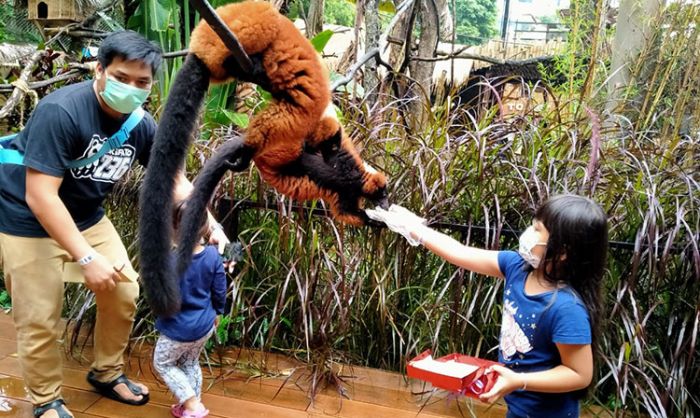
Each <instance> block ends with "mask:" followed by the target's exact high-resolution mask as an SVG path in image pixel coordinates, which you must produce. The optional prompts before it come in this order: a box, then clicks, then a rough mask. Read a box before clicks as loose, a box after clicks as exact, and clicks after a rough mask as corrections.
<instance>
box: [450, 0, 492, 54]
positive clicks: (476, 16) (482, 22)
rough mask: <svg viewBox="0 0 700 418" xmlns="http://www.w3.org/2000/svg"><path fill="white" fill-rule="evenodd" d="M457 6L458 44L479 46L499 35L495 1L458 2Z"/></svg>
mask: <svg viewBox="0 0 700 418" xmlns="http://www.w3.org/2000/svg"><path fill="white" fill-rule="evenodd" d="M455 5H456V11H455V18H456V25H455V30H456V38H457V43H460V44H465V45H479V44H482V43H484V42H486V41H488V40H489V39H491V38H493V37H494V36H495V35H496V34H497V33H498V30H497V28H496V2H495V1H494V0H456V1H455Z"/></svg>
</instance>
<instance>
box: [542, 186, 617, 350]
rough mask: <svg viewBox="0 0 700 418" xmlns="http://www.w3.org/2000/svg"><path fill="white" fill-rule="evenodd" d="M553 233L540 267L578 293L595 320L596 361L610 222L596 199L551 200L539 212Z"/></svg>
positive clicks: (567, 197)
mask: <svg viewBox="0 0 700 418" xmlns="http://www.w3.org/2000/svg"><path fill="white" fill-rule="evenodd" d="M535 219H536V220H538V221H540V222H542V224H543V225H544V227H545V228H547V231H548V232H549V239H548V241H547V247H546V250H545V254H544V258H543V261H542V263H541V266H540V268H541V269H542V271H543V276H544V278H545V280H547V281H548V282H550V283H551V284H553V285H555V286H556V285H558V284H560V283H565V284H567V285H569V286H570V287H571V288H573V290H574V291H575V292H576V293H577V294H578V296H579V298H580V299H581V300H582V301H583V303H584V304H585V305H586V308H587V309H588V315H589V317H590V320H591V334H592V344H591V347H592V348H593V354H594V356H593V358H594V359H595V358H597V354H598V353H599V349H600V348H599V347H598V342H599V338H600V330H601V321H602V318H603V312H602V309H603V303H602V284H603V273H604V269H605V262H606V259H607V252H608V222H607V215H606V214H605V212H604V211H603V209H602V208H601V207H600V206H599V205H598V204H597V203H595V202H594V201H593V200H591V199H588V198H586V197H583V196H577V195H557V196H553V197H551V198H549V199H548V200H547V201H545V202H544V203H543V204H542V206H540V208H539V209H538V210H537V212H536V213H535Z"/></svg>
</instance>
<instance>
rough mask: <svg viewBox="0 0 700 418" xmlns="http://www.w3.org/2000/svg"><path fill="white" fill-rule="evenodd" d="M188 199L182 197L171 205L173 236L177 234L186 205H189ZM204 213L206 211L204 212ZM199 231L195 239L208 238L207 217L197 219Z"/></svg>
mask: <svg viewBox="0 0 700 418" xmlns="http://www.w3.org/2000/svg"><path fill="white" fill-rule="evenodd" d="M189 203H190V202H189V199H183V200H181V201H180V202H178V203H175V205H173V231H174V232H175V234H173V236H178V235H179V231H180V225H181V223H182V222H181V221H182V219H183V216H184V214H185V212H186V211H187V206H188V205H189ZM205 213H206V212H205ZM198 227H199V231H198V232H197V237H196V240H195V242H196V241H198V240H201V239H202V238H204V239H208V236H209V224H208V223H207V217H206V216H202V217H201V219H200V221H199V225H198Z"/></svg>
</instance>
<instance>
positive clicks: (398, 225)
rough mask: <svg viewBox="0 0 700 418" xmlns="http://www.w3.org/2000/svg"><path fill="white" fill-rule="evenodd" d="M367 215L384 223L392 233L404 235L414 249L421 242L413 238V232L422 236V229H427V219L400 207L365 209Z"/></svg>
mask: <svg viewBox="0 0 700 418" xmlns="http://www.w3.org/2000/svg"><path fill="white" fill-rule="evenodd" d="M365 213H367V216H369V218H370V219H373V220H375V221H380V222H384V223H385V224H386V226H387V227H388V228H389V229H391V230H392V231H394V232H396V233H399V234H401V235H403V237H404V238H406V240H408V243H409V244H411V245H413V246H414V247H415V246H417V245H419V244H420V241H419V240H417V239H415V238H413V237H412V236H411V231H413V232H417V233H419V234H420V230H421V229H422V228H426V226H425V223H426V220H425V218H421V217H420V216H418V215H416V214H414V213H413V212H411V211H410V210H408V209H406V208H404V207H402V206H399V205H391V206H389V210H385V209H382V208H380V207H377V208H376V209H365Z"/></svg>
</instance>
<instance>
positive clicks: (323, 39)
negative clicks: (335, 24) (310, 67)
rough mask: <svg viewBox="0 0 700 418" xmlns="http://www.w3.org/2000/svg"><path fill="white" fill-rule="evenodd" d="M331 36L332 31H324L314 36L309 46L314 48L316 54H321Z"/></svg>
mask: <svg viewBox="0 0 700 418" xmlns="http://www.w3.org/2000/svg"><path fill="white" fill-rule="evenodd" d="M331 36H333V31H332V30H330V29H326V30H324V31H323V32H321V33H319V34H318V35H316V36H314V38H313V39H312V40H311V45H313V46H314V49H316V52H323V48H325V47H326V45H327V44H328V41H330V40H331Z"/></svg>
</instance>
